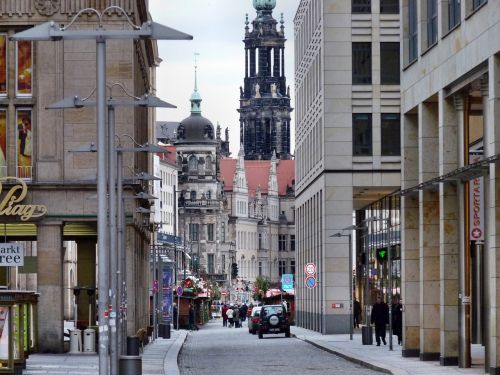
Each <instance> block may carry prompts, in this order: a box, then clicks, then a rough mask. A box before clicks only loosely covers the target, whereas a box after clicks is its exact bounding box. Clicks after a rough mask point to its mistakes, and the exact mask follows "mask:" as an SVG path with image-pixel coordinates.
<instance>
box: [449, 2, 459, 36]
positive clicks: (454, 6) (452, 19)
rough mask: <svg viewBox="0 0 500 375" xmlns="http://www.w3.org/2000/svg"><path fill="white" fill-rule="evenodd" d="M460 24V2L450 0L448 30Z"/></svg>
mask: <svg viewBox="0 0 500 375" xmlns="http://www.w3.org/2000/svg"><path fill="white" fill-rule="evenodd" d="M459 23H460V0H448V30H451V29H453V28H454V27H455V26H457V25H458V24H459Z"/></svg>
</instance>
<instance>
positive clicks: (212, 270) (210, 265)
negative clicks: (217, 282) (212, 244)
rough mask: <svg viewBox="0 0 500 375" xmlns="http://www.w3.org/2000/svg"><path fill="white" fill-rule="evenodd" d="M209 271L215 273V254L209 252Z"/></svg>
mask: <svg viewBox="0 0 500 375" xmlns="http://www.w3.org/2000/svg"><path fill="white" fill-rule="evenodd" d="M207 272H208V273H211V274H214V273H215V267H214V254H207Z"/></svg>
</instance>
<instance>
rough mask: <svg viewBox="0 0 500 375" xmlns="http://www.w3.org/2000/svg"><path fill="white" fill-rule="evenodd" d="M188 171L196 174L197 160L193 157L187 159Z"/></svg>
mask: <svg viewBox="0 0 500 375" xmlns="http://www.w3.org/2000/svg"><path fill="white" fill-rule="evenodd" d="M189 170H190V171H192V172H196V171H197V170H198V158H197V157H196V156H194V155H192V156H191V157H190V158H189Z"/></svg>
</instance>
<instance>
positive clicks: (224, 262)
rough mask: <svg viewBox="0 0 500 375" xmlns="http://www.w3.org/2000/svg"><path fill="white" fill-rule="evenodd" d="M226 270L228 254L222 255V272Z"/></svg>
mask: <svg viewBox="0 0 500 375" xmlns="http://www.w3.org/2000/svg"><path fill="white" fill-rule="evenodd" d="M225 270H226V254H222V272H224V271H225Z"/></svg>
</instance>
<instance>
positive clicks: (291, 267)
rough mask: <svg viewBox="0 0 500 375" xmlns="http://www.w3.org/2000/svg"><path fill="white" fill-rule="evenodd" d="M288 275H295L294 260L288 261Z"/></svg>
mask: <svg viewBox="0 0 500 375" xmlns="http://www.w3.org/2000/svg"><path fill="white" fill-rule="evenodd" d="M290 273H291V274H292V275H295V259H292V260H291V261H290Z"/></svg>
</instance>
